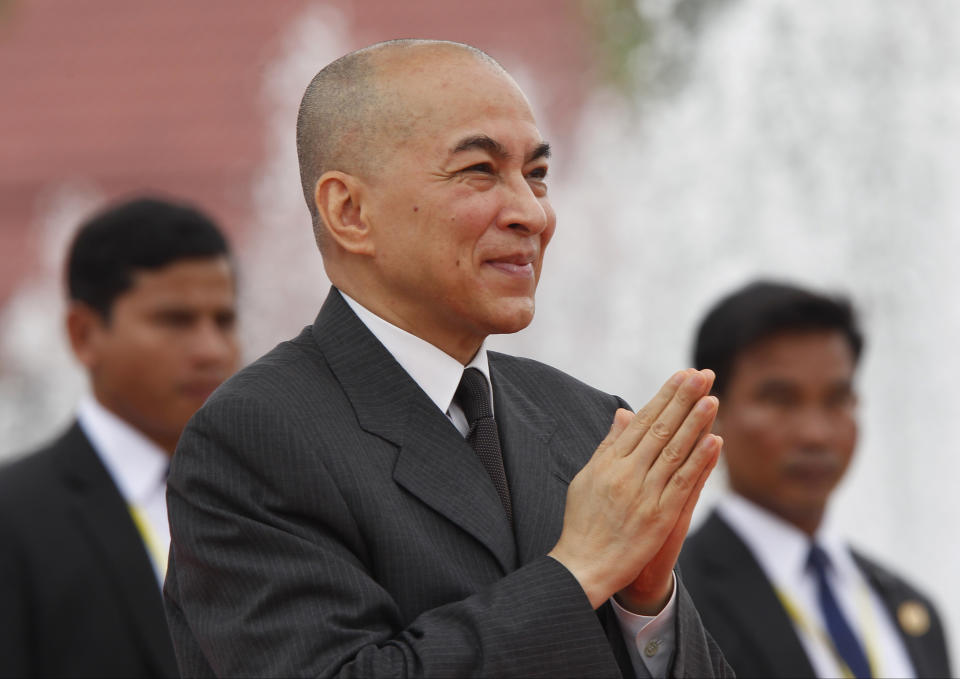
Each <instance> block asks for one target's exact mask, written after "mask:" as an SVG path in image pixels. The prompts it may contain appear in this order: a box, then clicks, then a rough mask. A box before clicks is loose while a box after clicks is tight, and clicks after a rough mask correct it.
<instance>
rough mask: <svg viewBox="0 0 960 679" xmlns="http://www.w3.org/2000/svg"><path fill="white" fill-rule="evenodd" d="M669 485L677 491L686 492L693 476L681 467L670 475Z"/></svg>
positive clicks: (691, 483) (690, 485)
mask: <svg viewBox="0 0 960 679" xmlns="http://www.w3.org/2000/svg"><path fill="white" fill-rule="evenodd" d="M670 485H672V486H673V487H674V488H675V489H677V490H678V491H682V492H686V491H688V490H690V488H691V487H692V486H693V476H692V475H691V474H689V473H687V472H685V471H684V470H682V469H681V470H679V471H677V473H675V474H674V475H673V476H672V477H670Z"/></svg>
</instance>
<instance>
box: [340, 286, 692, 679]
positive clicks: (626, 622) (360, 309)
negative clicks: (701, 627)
mask: <svg viewBox="0 0 960 679" xmlns="http://www.w3.org/2000/svg"><path fill="white" fill-rule="evenodd" d="M340 294H341V295H342V296H343V299H344V300H345V301H346V302H347V304H348V305H350V308H351V309H353V312H354V313H355V314H356V315H357V317H358V318H359V319H360V320H361V321H362V322H363V324H364V325H365V326H367V329H368V330H369V331H370V332H371V333H373V335H374V337H376V338H377V339H378V340H380V343H381V344H383V346H384V347H386V349H387V351H389V352H390V354H391V355H392V356H393V357H394V358H395V359H396V361H397V363H399V364H400V366H401V367H402V368H403V369H404V370H406V371H407V374H408V375H410V377H411V378H413V381H414V382H416V383H417V385H419V387H420V388H421V389H423V391H424V393H426V395H427V396H428V397H429V398H430V400H431V401H433V402H434V403H435V404H436V406H437V407H438V408H439V409H440V411H441V412H443V413H444V414H446V416H447V417H448V418H449V419H450V421H451V422H452V423H453V425H454V426H455V427H456V428H457V430H458V431H459V432H460V433H461V434H462V435H463V436H466V435H467V433H468V432H469V429H470V427H469V425H468V423H467V418H466V416H465V415H464V413H463V410H461V409H460V406H459V405H458V404H457V403H456V402H455V401H454V398H453V397H454V395H455V394H456V391H457V387H458V386H459V385H460V378H461V377H462V376H463V371H464V370H465V369H466V368H477V369H478V370H479V371H480V372H482V373H483V374H484V376H486V378H487V384H488V386H489V388H490V404H491V408H492V407H493V385H492V380H491V379H490V366H489V363H488V361H487V345H486V342H484V343H483V344H482V345H481V346H480V349H479V350H478V351H477V353H476V355H475V356H474V357H473V359H472V360H471V361H470V363H468V364H467V365H466V366H464V365H462V364H461V363H460V361H458V360H457V359H455V358H453V357H452V356H450V355H449V354H446V353H444V352H443V351H442V350H441V349H438V348H437V347H435V346H433V345H432V344H430V343H429V342H427V341H425V340H422V339H420V338H419V337H417V336H416V335H412V334H410V333H409V332H407V331H405V330H401V329H400V328H398V327H397V326H395V325H393V324H391V323H388V322H387V321H385V320H384V319H382V318H380V317H379V316H377V315H376V314H374V313H373V312H372V311H370V310H369V309H367V308H365V307H364V306H362V305H361V304H360V303H359V302H357V301H356V300H354V299H352V298H351V297H350V296H349V295H347V294H346V293H344V292H340ZM611 602H612V603H613V607H614V610H615V611H616V614H617V619H618V620H619V621H620V628H621V630H622V632H623V636H624V640H625V641H626V644H627V650H628V651H629V653H630V659H631V661H632V662H633V666H634V669H635V670H637V671H638V674H639V673H640V672H639V665H638V663H640V662H642V663H643V664H644V665H645V666H646V668H647V670H648V671H649V672H650V674H651V675H652V676H654V677H665V676H666V675H667V669H668V667H667V664H668V662H669V660H670V656H671V655H672V654H673V648H674V644H675V632H674V629H675V626H674V617H675V614H674V612H675V608H676V582H674V588H673V593H672V594H671V597H670V601H669V603H667V605H666V607H664V609H663V611H661V612H660V614H659V615H657V616H646V615H634V614H633V613H630V612H629V611H627V610H626V609H624V608H622V607H621V606H620V605H619V604H617V602H616V601H614V600H613V599H612V598H611Z"/></svg>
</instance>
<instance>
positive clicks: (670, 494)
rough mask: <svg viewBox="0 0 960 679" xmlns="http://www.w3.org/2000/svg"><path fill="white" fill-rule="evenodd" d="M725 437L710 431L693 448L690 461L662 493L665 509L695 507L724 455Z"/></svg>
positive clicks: (680, 509) (679, 512)
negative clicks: (709, 477)
mask: <svg viewBox="0 0 960 679" xmlns="http://www.w3.org/2000/svg"><path fill="white" fill-rule="evenodd" d="M722 446H723V439H721V438H720V437H719V436H717V435H716V434H707V435H706V436H704V437H703V439H701V441H700V443H698V444H697V446H696V447H695V448H694V449H693V452H692V453H690V456H689V457H688V458H687V461H686V462H684V463H683V465H682V466H681V467H680V468H679V469H677V470H676V471H675V472H674V473H673V475H672V476H671V477H670V479H669V481H668V482H667V485H666V486H665V487H664V489H663V493H662V494H661V496H660V506H661V509H662V510H664V511H667V512H671V511H677V512H678V517H682V516H683V512H685V511H687V510H689V511H690V512H692V511H693V507H694V506H695V505H696V503H697V499H698V498H699V497H700V491H701V490H702V489H703V485H704V484H705V483H706V480H707V477H708V476H710V472H711V471H712V470H713V468H714V467H715V466H716V464H717V460H718V459H719V458H720V450H721V448H722Z"/></svg>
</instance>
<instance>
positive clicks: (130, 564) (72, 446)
mask: <svg viewBox="0 0 960 679" xmlns="http://www.w3.org/2000/svg"><path fill="white" fill-rule="evenodd" d="M59 464H60V466H61V469H62V473H63V480H64V482H65V484H66V485H67V487H68V489H69V491H70V494H71V496H72V498H73V503H74V507H75V509H76V512H75V516H76V518H77V520H78V521H79V523H80V527H81V530H83V531H84V532H85V533H86V534H87V536H88V537H89V538H90V542H91V544H92V545H93V546H94V547H95V549H94V552H95V553H96V554H97V555H98V556H99V558H100V559H101V561H102V565H103V568H104V570H105V571H107V572H110V573H111V574H112V576H113V577H112V578H111V579H112V582H113V583H114V585H115V587H116V589H117V593H118V595H119V597H120V599H121V600H122V601H123V602H124V604H125V609H126V611H127V613H128V615H129V617H130V622H131V625H132V627H133V628H134V629H135V630H136V631H137V633H138V636H139V637H140V639H141V642H142V644H143V648H144V649H145V654H146V656H147V658H148V661H149V662H150V663H151V664H152V665H153V667H154V668H155V670H156V671H157V672H158V673H159V674H161V675H164V676H175V675H176V674H177V667H176V661H175V658H174V654H173V646H172V644H171V642H170V636H169V632H168V631H167V626H166V617H165V614H164V611H163V604H162V600H161V597H160V590H159V588H158V586H157V580H156V576H155V575H154V571H153V565H152V562H151V561H150V557H149V556H148V555H147V552H146V550H145V548H144V546H143V542H142V540H141V538H140V534H139V533H138V532H137V529H136V526H135V525H134V523H133V521H132V519H131V518H130V515H129V510H128V508H127V505H126V502H125V501H124V499H123V498H122V497H121V495H120V492H119V491H118V490H117V488H116V486H115V485H114V483H113V481H112V479H111V478H110V476H109V474H108V472H107V470H106V469H105V468H104V467H103V464H102V463H101V462H100V458H99V457H98V456H97V454H96V452H95V451H94V450H93V447H92V446H91V445H90V442H89V441H88V440H87V438H86V436H85V435H84V434H83V432H82V430H81V429H80V427H79V426H78V425H76V424H75V425H74V426H73V427H72V428H71V429H70V430H69V431H68V432H67V434H66V436H65V437H64V438H63V439H62V445H61V454H60V455H59Z"/></svg>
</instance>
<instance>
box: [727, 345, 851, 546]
mask: <svg viewBox="0 0 960 679" xmlns="http://www.w3.org/2000/svg"><path fill="white" fill-rule="evenodd" d="M854 368H855V366H854V360H853V354H852V352H851V350H850V346H849V344H848V343H847V340H846V338H845V337H844V336H843V334H842V333H840V332H834V331H824V332H821V331H812V332H800V333H793V332H785V333H782V334H778V335H774V336H773V337H770V338H768V339H765V340H762V341H760V342H758V343H757V344H755V345H754V346H752V347H749V348H748V349H747V350H746V351H744V352H743V353H742V354H741V355H740V356H739V357H738V358H737V359H736V360H735V361H734V365H733V368H732V371H731V378H730V380H729V381H728V383H727V387H726V390H725V392H724V394H723V396H722V397H721V399H720V412H719V415H718V417H717V425H716V430H717V433H718V434H720V435H721V436H722V437H723V440H724V456H725V458H726V463H727V468H728V470H729V474H730V485H731V486H732V487H733V489H734V490H735V491H736V492H738V493H739V494H741V495H743V496H744V497H746V498H747V499H749V500H752V501H753V502H754V503H756V504H758V505H760V506H761V507H764V508H766V509H768V510H769V511H771V512H773V513H774V514H777V515H779V516H780V517H782V518H783V519H785V520H787V521H789V522H791V523H793V524H794V525H796V526H797V527H798V528H800V529H801V530H803V531H805V532H807V533H809V534H812V533H813V532H815V531H816V528H817V526H818V525H819V524H820V520H821V519H822V517H823V512H824V509H825V508H826V504H827V500H828V499H829V497H830V493H831V492H832V491H833V489H834V488H835V487H836V485H837V483H838V482H839V481H840V479H841V478H842V477H843V474H844V472H845V471H846V469H847V466H848V465H849V463H850V459H851V457H852V455H853V449H854V445H855V444H856V439H857V424H856V420H855V406H856V397H855V395H854V392H853V373H854Z"/></svg>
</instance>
